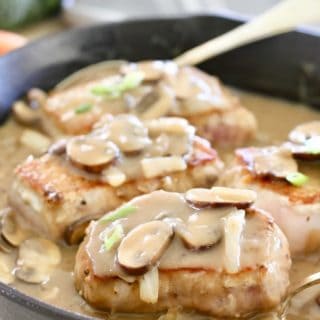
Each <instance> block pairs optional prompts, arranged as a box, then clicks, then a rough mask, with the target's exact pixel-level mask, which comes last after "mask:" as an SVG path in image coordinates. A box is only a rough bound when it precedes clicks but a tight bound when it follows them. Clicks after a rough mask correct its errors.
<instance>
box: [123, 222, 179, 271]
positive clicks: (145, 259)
mask: <svg viewBox="0 0 320 320" xmlns="http://www.w3.org/2000/svg"><path fill="white" fill-rule="evenodd" d="M172 236H173V229H172V227H171V226H170V225H169V224H167V223H165V222H163V221H150V222H147V223H144V224H141V225H139V226H137V227H135V228H134V229H132V230H131V231H130V232H129V233H128V234H127V235H126V236H125V237H124V239H123V240H122V241H121V243H120V245H119V248H118V253H117V258H118V262H119V264H120V265H121V266H122V267H123V268H124V269H125V270H126V271H127V272H128V273H132V274H143V273H145V272H146V271H147V270H148V269H149V267H151V266H153V265H154V264H155V263H156V262H157V261H158V260H159V259H160V258H161V256H162V254H163V253H164V251H165V250H166V248H167V247H168V245H169V243H170V240H171V238H172Z"/></svg>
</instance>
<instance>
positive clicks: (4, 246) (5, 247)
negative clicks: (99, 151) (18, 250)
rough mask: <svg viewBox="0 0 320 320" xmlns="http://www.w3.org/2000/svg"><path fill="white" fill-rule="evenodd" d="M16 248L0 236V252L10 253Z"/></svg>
mask: <svg viewBox="0 0 320 320" xmlns="http://www.w3.org/2000/svg"><path fill="white" fill-rule="evenodd" d="M13 249H14V248H13V247H12V246H11V245H10V244H9V243H8V242H7V240H5V239H4V238H3V237H2V236H0V251H2V252H4V253H10V252H11V251H12V250H13Z"/></svg>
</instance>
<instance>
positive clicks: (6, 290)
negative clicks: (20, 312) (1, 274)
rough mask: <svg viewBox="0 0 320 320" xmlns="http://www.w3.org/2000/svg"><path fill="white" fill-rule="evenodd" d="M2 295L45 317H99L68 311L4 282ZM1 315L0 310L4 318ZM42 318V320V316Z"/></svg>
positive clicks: (79, 319)
mask: <svg viewBox="0 0 320 320" xmlns="http://www.w3.org/2000/svg"><path fill="white" fill-rule="evenodd" d="M0 296H2V297H3V298H5V299H6V300H10V301H13V302H14V303H15V304H17V305H18V306H17V307H18V308H20V307H22V308H23V309H25V311H27V312H28V311H29V310H32V311H33V312H35V313H37V314H41V315H44V316H45V317H48V318H44V319H56V318H52V317H55V316H60V317H62V318H59V319H64V320H95V319H97V318H93V317H88V316H84V315H82V314H78V313H75V312H71V311H67V310H65V309H62V308H58V307H56V306H54V305H52V304H49V303H46V302H43V301H41V300H38V299H36V298H33V297H31V296H28V295H26V294H24V293H22V292H21V291H19V290H17V289H15V288H13V287H10V286H8V285H6V284H4V283H2V282H0ZM0 306H1V303H0ZM1 315H2V314H1V311H0V319H2V318H1ZM13 319H15V320H20V319H18V318H15V317H14V318H12V320H13ZM40 319H41V320H42V318H40ZM3 320H7V319H3ZM10 320H11V318H10Z"/></svg>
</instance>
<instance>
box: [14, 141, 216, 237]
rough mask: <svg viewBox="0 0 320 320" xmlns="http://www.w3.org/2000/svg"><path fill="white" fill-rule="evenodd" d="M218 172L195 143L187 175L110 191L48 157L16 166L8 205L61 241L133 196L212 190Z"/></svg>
mask: <svg viewBox="0 0 320 320" xmlns="http://www.w3.org/2000/svg"><path fill="white" fill-rule="evenodd" d="M221 169H222V162H221V161H220V160H219V159H218V157H217V155H216V153H215V151H214V150H213V149H210V148H208V146H207V144H206V143H203V142H202V140H198V141H197V143H196V146H195V147H194V150H193V153H192V155H191V157H190V159H189V165H188V167H187V169H186V170H184V171H182V172H176V173H172V174H168V175H166V176H164V177H159V178H153V179H145V178H140V179H136V180H135V181H129V182H127V183H125V184H123V185H121V186H119V187H111V186H110V185H108V184H107V183H102V182H99V181H96V180H95V179H94V175H90V174H85V173H84V172H82V171H79V170H77V169H76V168H74V167H73V166H71V165H70V164H69V163H68V162H66V161H65V160H64V159H61V158H60V157H58V156H55V155H51V154H46V155H44V156H42V157H41V158H39V159H31V160H30V159H29V160H27V161H26V162H24V163H22V164H21V165H20V166H18V168H17V169H16V171H15V179H14V182H13V185H12V187H11V190H10V194H9V203H10V205H11V206H12V207H13V208H15V209H16V210H17V211H18V213H19V214H20V215H22V216H23V217H24V218H25V220H26V221H28V222H29V224H30V225H31V226H32V227H33V228H35V229H37V231H38V232H40V233H41V234H44V235H46V236H47V237H49V238H52V239H54V240H61V239H62V238H63V237H64V235H65V232H66V230H68V227H70V226H72V224H74V223H77V222H78V221H81V220H83V221H84V222H88V221H89V220H92V219H96V218H98V217H99V216H101V215H103V214H104V213H105V212H107V211H110V210H112V209H114V208H115V207H117V206H119V205H120V204H121V203H123V202H124V201H128V200H130V199H131V198H133V197H134V196H136V195H139V194H144V193H148V192H150V191H153V190H157V189H164V190H169V191H180V192H182V191H185V190H187V189H189V188H192V187H195V186H199V187H201V186H202V187H210V186H212V184H213V183H214V182H215V180H216V179H217V177H218V175H219V173H220V171H221Z"/></svg>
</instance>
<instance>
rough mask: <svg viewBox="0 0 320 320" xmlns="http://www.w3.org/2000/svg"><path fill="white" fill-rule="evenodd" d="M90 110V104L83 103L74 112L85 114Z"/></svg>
mask: <svg viewBox="0 0 320 320" xmlns="http://www.w3.org/2000/svg"><path fill="white" fill-rule="evenodd" d="M91 109H92V104H90V103H84V104H82V105H81V106H79V107H78V108H77V109H76V110H75V111H74V112H75V113H76V114H81V113H86V112H88V111H90V110H91Z"/></svg>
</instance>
